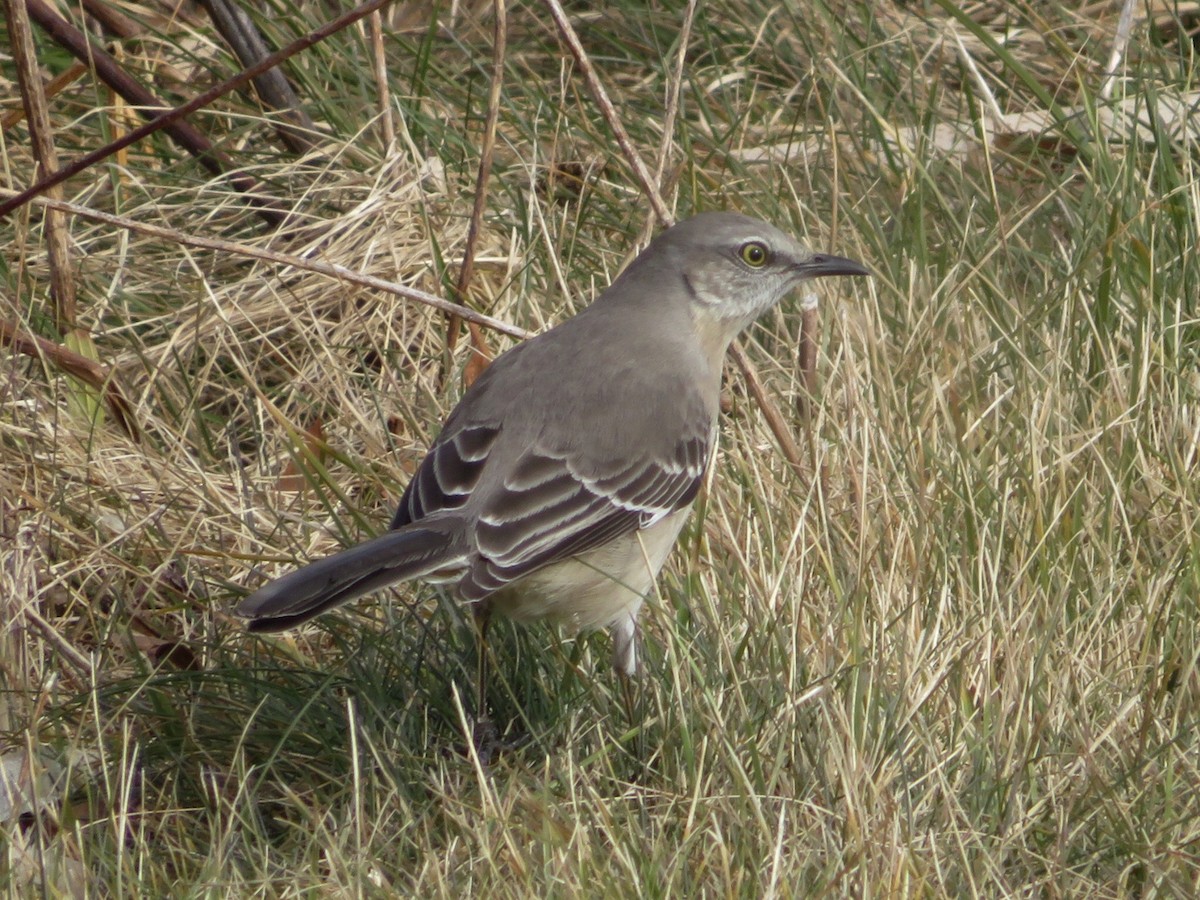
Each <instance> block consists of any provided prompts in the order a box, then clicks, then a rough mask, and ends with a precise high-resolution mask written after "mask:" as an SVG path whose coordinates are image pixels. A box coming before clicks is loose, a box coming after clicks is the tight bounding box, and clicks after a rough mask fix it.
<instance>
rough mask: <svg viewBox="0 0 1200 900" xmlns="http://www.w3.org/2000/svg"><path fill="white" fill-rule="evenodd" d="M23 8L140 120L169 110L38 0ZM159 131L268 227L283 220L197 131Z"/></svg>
mask: <svg viewBox="0 0 1200 900" xmlns="http://www.w3.org/2000/svg"><path fill="white" fill-rule="evenodd" d="M25 4H26V6H27V7H28V9H29V14H30V16H32V18H33V19H34V21H36V22H37V23H38V25H40V26H41V27H42V29H43V30H44V31H45V32H46V33H47V34H49V35H50V37H52V38H53V39H54V41H55V42H56V43H58V44H59V45H61V46H62V47H64V48H66V49H67V50H68V51H70V53H71V54H73V55H74V56H75V58H76V59H78V60H80V61H85V62H88V63H90V64H91V65H92V67H93V68H94V69H95V72H96V75H97V77H99V79H100V80H101V81H103V82H104V83H105V84H107V85H108V86H109V87H110V88H112V89H113V90H114V91H116V92H117V93H118V94H120V95H121V96H122V97H124V98H125V99H126V100H127V101H128V102H129V103H131V104H132V105H133V106H135V107H139V112H141V114H142V115H143V116H150V117H153V116H154V115H155V114H156V113H157V112H159V111H161V110H166V109H168V108H169V107H168V106H167V105H166V104H165V103H163V102H162V101H161V100H160V99H159V98H158V97H156V96H154V94H152V93H151V92H150V91H148V90H146V88H144V87H143V86H142V85H141V84H140V83H139V82H138V81H136V80H135V79H134V78H132V77H131V76H130V75H129V74H128V73H127V72H126V71H125V70H124V69H122V68H121V65H120V63H118V62H117V61H116V60H115V59H113V58H112V56H110V55H109V54H108V52H107V51H105V50H103V49H102V48H100V47H98V46H96V44H94V43H93V42H92V41H91V40H90V39H89V38H88V36H87V35H86V34H84V33H83V32H82V31H80V30H79V29H78V28H76V27H75V26H74V25H72V24H71V23H70V22H68V21H67V20H66V19H64V18H62V16H60V15H59V14H58V13H56V12H55V11H54V10H53V9H51V8H50V7H49V6H47V5H46V4H45V3H43V2H42V0H25ZM162 128H163V129H164V130H165V131H166V132H167V133H168V134H169V135H171V137H172V138H174V139H175V140H176V141H178V142H179V143H180V145H182V146H183V147H184V148H185V149H186V150H187V151H188V152H189V153H191V154H192V155H193V156H194V157H196V160H197V161H198V162H199V163H200V164H201V165H202V166H204V168H206V169H208V171H210V172H211V173H212V174H214V175H218V176H220V175H224V174H225V173H226V172H231V173H232V174H231V177H230V182H231V183H232V184H233V185H234V187H236V188H237V189H238V190H239V191H241V192H242V193H244V194H246V195H247V197H248V198H249V200H250V202H251V203H253V204H254V205H255V206H257V207H259V210H258V211H259V214H260V215H261V216H262V217H263V218H264V219H266V220H267V222H268V223H270V224H271V225H272V226H278V225H280V224H282V222H283V219H284V216H283V213H282V212H281V211H280V209H279V206H280V204H279V202H278V201H277V200H271V199H269V198H266V197H263V196H261V195H256V192H257V191H258V188H259V183H258V182H257V181H255V180H254V179H253V178H251V177H249V176H248V175H241V174H238V173H237V172H236V171H235V170H236V166H235V164H234V162H233V160H231V159H230V158H229V157H228V156H226V155H225V154H224V153H222V152H221V151H220V150H218V149H217V147H216V145H215V144H214V143H213V142H212V141H211V140H209V139H208V137H207V136H206V135H204V134H203V133H202V132H201V131H200V130H199V129H198V128H196V127H195V126H194V125H192V124H191V123H189V122H171V123H168V124H165V125H163V126H162ZM126 137H128V136H126ZM114 143H115V144H120V143H121V141H120V140H117V141H115V142H114ZM110 146H111V145H110ZM124 146H127V145H122V147H124ZM60 171H61V170H60Z"/></svg>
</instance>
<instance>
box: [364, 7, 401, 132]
mask: <svg viewBox="0 0 1200 900" xmlns="http://www.w3.org/2000/svg"><path fill="white" fill-rule="evenodd" d="M370 22H371V55H372V56H373V57H374V58H373V59H372V63H373V67H372V68H373V69H374V72H375V92H376V93H377V94H378V95H379V130H380V132H381V134H380V137H381V138H383V149H384V150H387V149H388V148H389V147H391V146H392V143H393V142H394V141H395V140H396V125H395V123H394V122H393V121H392V91H391V88H390V87H389V85H388V76H387V51H386V50H385V49H384V44H383V17H382V16H380V15H379V10H375V12H373V13H371V19H370Z"/></svg>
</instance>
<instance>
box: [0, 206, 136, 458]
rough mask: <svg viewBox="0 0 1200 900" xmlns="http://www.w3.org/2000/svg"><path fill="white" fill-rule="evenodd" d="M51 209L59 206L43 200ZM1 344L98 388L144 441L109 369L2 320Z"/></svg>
mask: <svg viewBox="0 0 1200 900" xmlns="http://www.w3.org/2000/svg"><path fill="white" fill-rule="evenodd" d="M42 202H44V203H45V204H46V205H47V206H50V205H51V204H53V203H55V202H57V201H51V200H43V201H42ZM0 344H2V345H5V346H9V347H12V348H13V349H14V350H16V351H17V352H18V353H22V354H24V355H25V356H31V357H33V358H34V359H47V360H49V361H50V362H52V363H54V365H55V366H57V367H58V368H59V369H61V370H62V371H64V372H66V373H67V374H68V375H71V376H73V377H75V378H78V379H79V380H80V381H82V382H83V383H84V384H87V385H90V386H91V387H93V388H95V389H96V390H97V391H98V392H100V394H101V395H102V396H103V397H104V400H105V402H106V403H107V404H108V408H109V409H110V410H111V411H112V414H113V418H114V419H116V420H117V423H118V424H119V425H120V426H121V428H122V430H124V432H125V433H126V434H127V435H129V437H130V438H132V439H133V440H134V441H141V439H142V435H141V429H139V428H138V425H137V420H136V419H135V418H134V415H133V407H132V406H130V404H129V401H128V400H126V399H125V394H124V392H123V391H122V390H121V386H120V385H119V384H117V381H116V379H115V377H114V375H113V373H112V370H111V369H109V368H108V366H105V365H102V364H101V363H98V362H96V361H95V360H94V359H88V358H87V357H86V356H83V355H82V354H80V353H76V352H75V351H74V350H69V349H68V348H66V347H63V346H61V345H60V344H56V343H54V342H53V341H48V340H46V339H45V338H42V337H38V336H37V335H33V334H29V333H27V332H25V331H23V330H22V329H21V328H20V327H19V326H17V325H15V324H13V323H12V322H6V321H4V320H3V319H0Z"/></svg>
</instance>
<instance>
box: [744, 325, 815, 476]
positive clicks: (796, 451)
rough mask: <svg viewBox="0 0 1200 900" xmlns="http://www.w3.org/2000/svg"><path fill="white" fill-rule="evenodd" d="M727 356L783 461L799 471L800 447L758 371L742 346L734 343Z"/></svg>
mask: <svg viewBox="0 0 1200 900" xmlns="http://www.w3.org/2000/svg"><path fill="white" fill-rule="evenodd" d="M729 354H730V356H732V357H733V361H734V363H735V364H736V365H737V367H738V371H740V372H741V373H742V378H743V379H745V382H746V388H747V389H748V390H749V391H750V396H751V397H753V398H754V402H755V403H757V404H758V408H759V409H760V410H762V414H763V418H764V419H766V420H767V427H768V428H770V429H771V433H772V434H773V435H775V440H776V441H778V442H779V449H780V451H781V452H782V453H783V457H784V459H786V460H787V461H788V462H789V463H791V464H792V467H793V468H794V469H796V470H797V471H799V470H800V468H801V465H800V447H799V446H798V445H797V444H796V439H795V438H794V437H792V432H791V430H790V429H789V428H788V425H787V420H786V419H785V418H784V417H783V413H781V412H780V411H779V407H778V406H776V405H775V402H774V401H773V400H772V399H771V398H770V396H769V395H768V394H767V389H766V388H765V387H763V383H762V379H760V378H759V377H758V370H757V369H755V368H754V363H752V362H750V357H748V356H746V351H745V350H743V349H742V345H741V344H740V343H739V342H737V341H734V342H733V344H732V345H731V346H730V348H729Z"/></svg>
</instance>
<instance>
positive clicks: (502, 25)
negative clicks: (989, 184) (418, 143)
mask: <svg viewBox="0 0 1200 900" xmlns="http://www.w3.org/2000/svg"><path fill="white" fill-rule="evenodd" d="M493 6H494V16H493V38H492V85H491V90H490V91H489V92H488V108H487V120H486V121H485V123H484V128H483V145H482V147H481V148H480V151H479V171H478V172H477V173H476V176H475V202H474V204H473V205H472V206H471V224H470V225H469V226H468V228H467V246H466V248H465V249H464V250H463V261H462V265H461V266H460V267H459V269H458V282H457V284H456V285H455V287H454V299H455V300H457V301H458V302H459V303H461V304H463V305H464V306H466V305H467V299H468V298H467V295H468V292H469V290H470V287H471V276H472V275H474V274H475V247H476V245H477V244H478V243H479V229H480V226H481V225H482V224H483V210H484V208H485V207H486V206H487V186H488V179H489V178H490V177H491V174H492V155H493V153H494V152H495V149H496V123H497V121H498V120H499V118H500V93H501V89H502V88H503V86H504V55H505V49H506V47H507V45H508V18H507V14H506V10H505V6H504V0H495V2H494V4H493ZM458 326H459V320H458V317H457V316H451V317H450V321H449V322H448V323H447V327H446V350H447V352H452V351H453V350H454V346H455V344H457V343H458ZM471 338H472V344H473V345H474V346H475V349H476V351H478V352H480V353H481V354H484V355H486V352H487V347H486V344H484V345H483V346H480V343H479V341H481V340H482V335H480V334H478V333H476V332H472V333H471Z"/></svg>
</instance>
